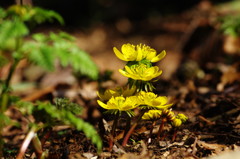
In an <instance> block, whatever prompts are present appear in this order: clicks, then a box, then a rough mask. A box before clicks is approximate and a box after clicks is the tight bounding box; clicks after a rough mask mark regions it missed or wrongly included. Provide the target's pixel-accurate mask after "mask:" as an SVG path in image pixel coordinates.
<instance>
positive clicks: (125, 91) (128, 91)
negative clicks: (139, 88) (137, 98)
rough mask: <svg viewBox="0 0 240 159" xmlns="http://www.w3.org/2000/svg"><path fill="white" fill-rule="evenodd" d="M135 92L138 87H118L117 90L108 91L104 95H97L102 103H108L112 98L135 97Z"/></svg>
mask: <svg viewBox="0 0 240 159" xmlns="http://www.w3.org/2000/svg"><path fill="white" fill-rule="evenodd" d="M135 91H136V86H133V87H131V88H129V87H127V88H123V87H116V88H115V89H107V90H106V91H105V92H104V93H100V92H97V94H98V97H99V98H100V99H101V100H102V101H107V100H109V99H110V98H112V97H117V96H123V97H129V96H131V95H133V94H134V93H135Z"/></svg>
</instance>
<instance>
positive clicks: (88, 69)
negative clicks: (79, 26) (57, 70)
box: [50, 33, 98, 79]
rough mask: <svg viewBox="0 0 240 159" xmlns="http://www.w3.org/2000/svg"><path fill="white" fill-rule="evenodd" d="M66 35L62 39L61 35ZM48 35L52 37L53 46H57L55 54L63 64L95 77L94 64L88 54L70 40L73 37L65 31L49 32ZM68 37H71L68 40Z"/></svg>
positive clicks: (95, 67)
mask: <svg viewBox="0 0 240 159" xmlns="http://www.w3.org/2000/svg"><path fill="white" fill-rule="evenodd" d="M63 36H64V37H67V39H66V38H65V39H63V38H61V37H63ZM50 37H51V38H52V39H54V43H53V46H54V48H57V49H58V50H57V51H56V53H57V56H58V57H59V59H60V62H61V64H62V65H63V66H66V65H70V66H72V68H73V69H74V71H77V72H80V73H82V74H83V75H86V76H89V77H91V78H92V79H97V77H98V69H97V66H96V64H95V63H94V62H93V61H92V60H91V58H90V56H89V55H88V54H87V53H86V52H84V51H83V50H80V49H79V48H78V47H77V45H76V44H75V43H73V41H72V40H74V38H73V37H72V36H70V35H68V34H67V33H59V35H58V34H55V33H51V35H50ZM71 37H72V38H71ZM69 38H71V39H70V40H69Z"/></svg>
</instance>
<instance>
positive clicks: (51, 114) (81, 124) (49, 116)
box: [17, 99, 102, 150]
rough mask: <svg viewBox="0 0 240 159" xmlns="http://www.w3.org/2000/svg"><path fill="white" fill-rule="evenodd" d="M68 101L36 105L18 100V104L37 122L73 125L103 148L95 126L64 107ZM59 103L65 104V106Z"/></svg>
mask: <svg viewBox="0 0 240 159" xmlns="http://www.w3.org/2000/svg"><path fill="white" fill-rule="evenodd" d="M63 100H64V99H63ZM66 102H69V101H66V100H65V101H61V103H59V102H58V106H56V105H52V104H51V103H43V102H37V106H34V105H33V104H32V103H30V102H18V103H17V106H18V108H19V110H20V111H21V112H22V113H23V114H32V115H33V116H34V118H35V120H36V121H37V122H43V123H45V124H46V125H48V126H55V125H58V124H59V123H60V122H61V123H64V124H67V125H71V126H73V127H75V128H76V129H77V130H79V131H83V132H84V134H85V135H86V136H87V137H88V138H89V139H91V141H92V143H93V144H95V145H96V147H97V149H98V150H101V148H102V141H101V138H100V136H99V135H98V134H97V131H96V130H95V128H94V127H93V126H92V125H90V124H89V123H87V122H85V121H84V120H82V119H80V118H78V117H76V116H75V115H74V114H73V113H72V112H71V111H69V110H67V109H64V108H67V106H66V105H65V106H64V104H66ZM59 104H63V106H60V105H59ZM58 107H61V109H58Z"/></svg>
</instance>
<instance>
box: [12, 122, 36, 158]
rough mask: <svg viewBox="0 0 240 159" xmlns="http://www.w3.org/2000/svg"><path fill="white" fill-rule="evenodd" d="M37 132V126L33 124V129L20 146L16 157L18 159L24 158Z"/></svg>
mask: <svg viewBox="0 0 240 159" xmlns="http://www.w3.org/2000/svg"><path fill="white" fill-rule="evenodd" d="M36 132H37V127H36V126H33V127H32V128H31V130H30V131H29V132H28V134H27V136H26V138H25V139H24V141H23V143H22V146H21V148H20V151H19V153H18V155H17V157H16V159H23V157H24V154H25V152H26V150H27V148H28V146H29V144H30V142H31V140H32V139H33V138H34V136H35V135H36Z"/></svg>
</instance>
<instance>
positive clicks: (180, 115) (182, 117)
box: [176, 114, 188, 122]
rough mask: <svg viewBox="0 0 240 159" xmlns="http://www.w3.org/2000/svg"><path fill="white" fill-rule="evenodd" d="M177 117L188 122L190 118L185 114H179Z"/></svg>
mask: <svg viewBox="0 0 240 159" xmlns="http://www.w3.org/2000/svg"><path fill="white" fill-rule="evenodd" d="M176 118H177V119H180V120H181V121H182V122H186V121H187V120H188V117H186V115H184V114H178V115H177V116H176Z"/></svg>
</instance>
